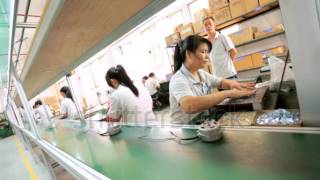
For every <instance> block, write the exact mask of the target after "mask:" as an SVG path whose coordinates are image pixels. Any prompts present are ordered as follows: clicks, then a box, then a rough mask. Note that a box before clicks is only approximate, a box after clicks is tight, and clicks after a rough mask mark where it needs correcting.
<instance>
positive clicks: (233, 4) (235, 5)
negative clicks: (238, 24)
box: [230, 0, 247, 18]
mask: <svg viewBox="0 0 320 180" xmlns="http://www.w3.org/2000/svg"><path fill="white" fill-rule="evenodd" d="M230 11H231V16H232V18H236V17H238V16H241V15H243V14H245V13H246V12H247V9H246V4H245V1H244V0H232V1H230Z"/></svg>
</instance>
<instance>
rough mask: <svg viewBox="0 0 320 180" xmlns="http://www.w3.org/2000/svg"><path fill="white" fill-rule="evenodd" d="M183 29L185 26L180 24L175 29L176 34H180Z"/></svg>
mask: <svg viewBox="0 0 320 180" xmlns="http://www.w3.org/2000/svg"><path fill="white" fill-rule="evenodd" d="M182 28H183V24H179V25H178V26H176V27H174V32H178V33H180V31H181V29H182Z"/></svg>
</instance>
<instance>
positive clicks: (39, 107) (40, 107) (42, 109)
mask: <svg viewBox="0 0 320 180" xmlns="http://www.w3.org/2000/svg"><path fill="white" fill-rule="evenodd" d="M34 105H35V113H38V114H39V118H40V120H41V121H44V120H46V119H47V113H48V116H49V118H51V117H52V116H53V114H52V112H51V110H50V108H49V106H48V105H46V104H43V103H42V101H41V100H37V101H36V102H35V103H34ZM46 111H47V112H46Z"/></svg>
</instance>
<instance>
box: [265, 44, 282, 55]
mask: <svg viewBox="0 0 320 180" xmlns="http://www.w3.org/2000/svg"><path fill="white" fill-rule="evenodd" d="M286 52H287V48H286V47H285V46H279V47H275V48H271V49H268V50H265V51H261V52H260V53H262V54H263V55H265V56H271V55H279V54H284V53H286Z"/></svg>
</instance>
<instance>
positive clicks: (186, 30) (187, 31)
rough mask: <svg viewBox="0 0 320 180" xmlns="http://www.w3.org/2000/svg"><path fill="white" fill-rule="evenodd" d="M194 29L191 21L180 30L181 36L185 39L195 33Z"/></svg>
mask: <svg viewBox="0 0 320 180" xmlns="http://www.w3.org/2000/svg"><path fill="white" fill-rule="evenodd" d="M193 34H194V30H193V25H192V23H189V24H187V25H184V26H183V28H182V29H181V31H180V37H181V39H185V38H186V37H188V36H190V35H193Z"/></svg>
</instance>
